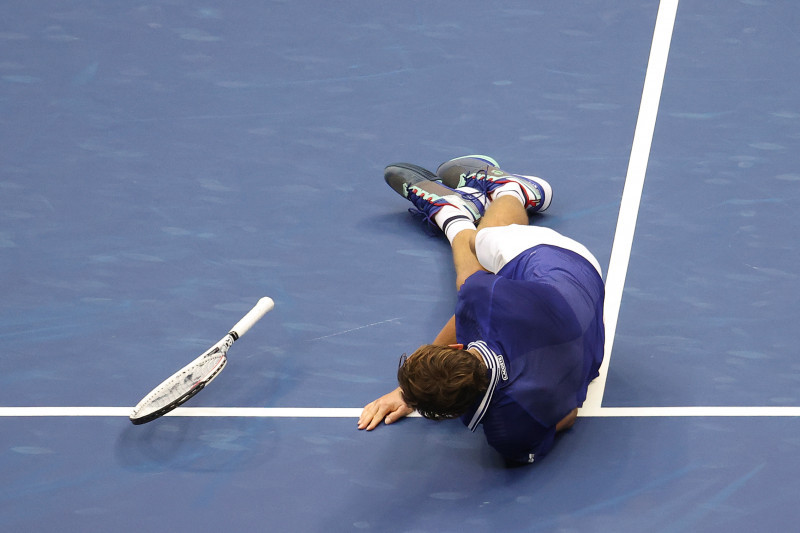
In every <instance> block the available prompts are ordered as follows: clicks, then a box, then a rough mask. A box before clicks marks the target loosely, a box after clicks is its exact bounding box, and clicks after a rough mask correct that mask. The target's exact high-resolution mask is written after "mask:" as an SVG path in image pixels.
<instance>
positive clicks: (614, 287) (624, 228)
mask: <svg viewBox="0 0 800 533" xmlns="http://www.w3.org/2000/svg"><path fill="white" fill-rule="evenodd" d="M677 11H678V0H662V1H661V3H660V4H659V6H658V15H657V17H656V25H655V29H654V30H653V43H652V45H651V47H650V58H649V59H648V61H647V72H646V74H645V77H644V88H643V89H642V101H641V104H640V105H639V117H638V118H637V120H636V129H635V130H634V133H633V146H632V148H631V158H630V160H629V162H628V174H627V175H626V177H625V188H624V189H623V191H622V202H621V204H620V208H619V218H618V219H617V229H616V232H615V234H614V244H613V246H612V248H611V259H610V261H609V263H608V274H607V275H606V299H605V314H604V316H603V318H604V321H605V326H606V344H605V355H604V357H603V365H602V366H601V367H600V375H599V376H598V377H597V378H596V379H595V380H594V381H593V382H592V384H591V385H590V386H589V391H588V393H587V396H586V402H584V406H585V407H587V408H590V409H596V408H599V407H600V406H601V405H602V403H603V394H604V392H605V388H606V378H607V376H608V365H609V361H610V360H611V350H612V347H613V346H614V336H615V334H616V331H617V319H618V318H619V308H620V304H621V303H622V290H623V289H624V287H625V276H626V275H627V273H628V262H629V261H630V257H631V247H632V246H633V234H634V230H635V229H636V219H637V217H638V215H639V204H640V202H641V199H642V189H643V188H644V178H645V174H646V172H647V162H648V160H649V159H650V147H651V145H652V142H653V132H654V131H655V127H656V116H657V115H658V106H659V103H660V101H661V89H662V87H663V85H664V73H665V72H666V69H667V58H668V56H669V46H670V43H671V41H672V29H673V27H674V25H675V15H676V14H677Z"/></svg>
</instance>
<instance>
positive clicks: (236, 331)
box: [129, 297, 275, 426]
mask: <svg viewBox="0 0 800 533" xmlns="http://www.w3.org/2000/svg"><path fill="white" fill-rule="evenodd" d="M273 307H275V302H273V301H272V299H271V298H268V297H264V298H261V299H260V300H259V301H258V303H257V304H256V305H255V307H253V308H252V309H251V310H250V311H249V312H248V313H247V314H246V315H245V316H244V317H242V319H241V320H239V322H237V323H236V325H234V326H233V327H232V328H231V330H230V331H229V332H228V334H227V335H225V336H224V337H223V338H222V339H220V340H219V341H218V342H217V343H216V344H214V345H213V346H212V347H211V348H209V349H208V350H206V351H205V352H203V354H202V355H200V356H199V357H196V358H195V359H194V360H193V361H192V362H191V363H189V364H188V365H186V366H184V367H183V368H181V369H180V370H178V371H177V372H175V373H174V374H172V375H171V376H170V377H168V378H167V379H165V380H164V381H162V382H161V383H160V384H159V385H158V386H156V387H155V388H153V390H151V391H150V392H149V393H148V394H147V395H146V396H145V397H144V398H142V400H141V401H140V402H139V403H138V404H136V407H134V408H133V411H132V412H131V414H130V416H129V418H130V421H131V422H132V423H133V424H134V425H137V426H138V425H140V424H145V423H147V422H150V421H152V420H155V419H156V418H159V417H161V416H163V415H165V414H167V413H168V412H170V411H172V410H173V409H175V408H176V407H178V406H179V405H181V404H183V403H186V402H187V401H188V400H189V399H191V398H192V397H193V396H195V395H196V394H197V393H198V392H200V391H201V390H203V388H205V386H206V385H208V384H209V383H211V381H212V380H213V379H214V378H216V377H217V376H218V375H219V373H220V372H222V370H223V369H224V368H225V365H226V364H227V362H228V356H227V354H228V350H229V349H230V347H231V346H232V345H233V343H234V342H236V340H237V339H239V338H240V337H241V336H242V335H244V334H245V333H247V332H248V331H249V330H250V328H251V327H253V325H254V324H255V323H256V322H258V321H259V320H260V319H261V317H263V316H264V315H265V314H266V313H268V312H269V311H271V310H272V308H273ZM216 354H219V355H220V360H219V363H218V364H217V365H216V366H214V368H213V369H212V370H211V371H210V372H208V373H207V374H206V375H205V376H203V377H202V378H200V379H199V380H197V381H196V382H195V383H193V384H192V386H191V387H190V388H189V390H187V391H186V392H185V393H183V394H182V395H181V396H179V397H178V398H176V399H175V400H173V401H171V402H170V403H169V404H167V405H165V406H164V407H160V408H159V409H157V410H155V411H153V412H152V413H149V414H147V415H145V416H138V413H139V411H141V410H142V408H144V406H145V405H147V403H148V402H150V401H151V400H152V398H153V397H154V396H157V395H158V394H159V393H160V391H161V389H163V388H164V387H165V386H166V385H167V384H168V383H170V382H172V381H173V380H175V379H176V378H178V377H179V376H181V375H182V374H185V373H186V372H187V371H188V370H189V369H190V368H192V367H193V366H195V365H196V364H197V363H198V362H199V361H201V360H203V359H205V358H208V357H210V356H213V355H216Z"/></svg>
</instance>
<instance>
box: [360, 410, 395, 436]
mask: <svg viewBox="0 0 800 533" xmlns="http://www.w3.org/2000/svg"><path fill="white" fill-rule="evenodd" d="M388 412H389V410H388V409H386V408H385V407H379V408H378V410H377V411H376V412H375V413H374V414H373V415H372V419H371V420H369V422H368V424H366V428H365V429H366V430H367V431H372V430H373V429H375V428H376V427H378V426H379V425H380V423H381V422H383V420H384V419H385V418H386V415H387V414H388Z"/></svg>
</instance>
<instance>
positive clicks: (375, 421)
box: [358, 387, 414, 431]
mask: <svg viewBox="0 0 800 533" xmlns="http://www.w3.org/2000/svg"><path fill="white" fill-rule="evenodd" d="M413 412H414V410H413V409H412V408H410V407H409V406H408V405H406V402H405V401H404V400H403V393H402V391H401V390H400V387H397V388H396V389H395V390H393V391H392V392H390V393H389V394H384V395H383V396H381V397H380V398H378V399H377V400H375V401H374V402H371V403H368V404H367V405H366V406H364V409H363V410H362V411H361V416H360V417H359V418H358V429H366V430H367V431H372V430H373V429H375V428H376V427H378V425H379V424H380V423H381V422H384V423H386V424H392V423H394V422H397V421H398V420H400V419H401V418H405V417H406V416H408V415H410V414H411V413H413Z"/></svg>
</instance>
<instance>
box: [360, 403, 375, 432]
mask: <svg viewBox="0 0 800 533" xmlns="http://www.w3.org/2000/svg"><path fill="white" fill-rule="evenodd" d="M375 410H376V406H375V402H372V403H368V404H367V405H365V406H364V409H362V410H361V416H359V417H358V429H364V428H365V427H366V426H367V421H369V420H372V417H373V416H374V414H375Z"/></svg>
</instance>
